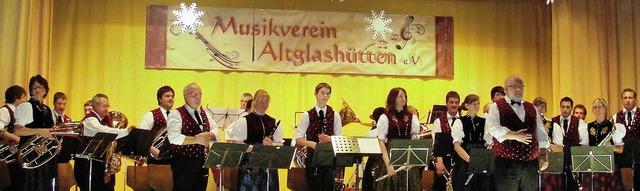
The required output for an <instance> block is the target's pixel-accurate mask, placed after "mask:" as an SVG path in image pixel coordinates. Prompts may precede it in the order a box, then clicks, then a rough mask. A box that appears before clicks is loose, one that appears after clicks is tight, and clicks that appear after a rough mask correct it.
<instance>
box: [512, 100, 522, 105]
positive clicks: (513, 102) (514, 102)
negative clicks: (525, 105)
mask: <svg viewBox="0 0 640 191" xmlns="http://www.w3.org/2000/svg"><path fill="white" fill-rule="evenodd" d="M516 104H517V105H522V103H520V102H518V101H511V105H516Z"/></svg>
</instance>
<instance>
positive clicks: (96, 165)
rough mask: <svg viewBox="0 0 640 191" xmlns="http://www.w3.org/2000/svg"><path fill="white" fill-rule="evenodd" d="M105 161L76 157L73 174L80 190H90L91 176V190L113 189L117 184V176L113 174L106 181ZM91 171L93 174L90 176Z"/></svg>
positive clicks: (105, 190)
mask: <svg viewBox="0 0 640 191" xmlns="http://www.w3.org/2000/svg"><path fill="white" fill-rule="evenodd" d="M104 170H105V167H104V162H100V161H96V160H93V161H90V160H87V159H84V158H75V167H74V168H73V174H74V175H75V178H76V182H77V184H78V187H80V190H89V177H91V191H112V190H114V187H115V185H116V176H115V175H111V177H110V180H109V182H107V183H105V182H104ZM89 172H91V175H90V176H89Z"/></svg>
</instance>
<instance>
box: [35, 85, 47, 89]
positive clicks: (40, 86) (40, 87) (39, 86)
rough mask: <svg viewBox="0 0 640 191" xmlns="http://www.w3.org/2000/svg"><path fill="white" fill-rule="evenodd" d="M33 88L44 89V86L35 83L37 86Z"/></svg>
mask: <svg viewBox="0 0 640 191" xmlns="http://www.w3.org/2000/svg"><path fill="white" fill-rule="evenodd" d="M33 89H44V86H42V85H35V86H33Z"/></svg>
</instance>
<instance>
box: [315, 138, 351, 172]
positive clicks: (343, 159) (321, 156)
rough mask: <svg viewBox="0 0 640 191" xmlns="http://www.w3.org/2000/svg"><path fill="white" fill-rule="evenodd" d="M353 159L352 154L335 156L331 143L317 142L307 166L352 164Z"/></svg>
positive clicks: (343, 165) (342, 165) (344, 165)
mask: <svg viewBox="0 0 640 191" xmlns="http://www.w3.org/2000/svg"><path fill="white" fill-rule="evenodd" d="M353 160H354V157H353V156H344V155H341V156H335V153H334V149H333V146H332V145H331V143H318V144H316V149H315V150H314V151H313V156H312V158H311V165H309V166H310V167H316V166H327V167H346V166H353Z"/></svg>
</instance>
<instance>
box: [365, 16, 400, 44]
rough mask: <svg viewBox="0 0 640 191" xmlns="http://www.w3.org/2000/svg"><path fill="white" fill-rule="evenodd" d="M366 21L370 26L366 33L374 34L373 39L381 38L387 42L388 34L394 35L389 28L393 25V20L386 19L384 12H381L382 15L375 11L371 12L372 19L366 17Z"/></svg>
mask: <svg viewBox="0 0 640 191" xmlns="http://www.w3.org/2000/svg"><path fill="white" fill-rule="evenodd" d="M364 20H365V21H367V23H368V24H369V26H367V28H366V29H364V30H365V31H371V33H372V34H373V39H376V37H378V36H380V37H382V39H383V40H387V33H392V32H393V30H392V29H391V27H389V24H391V21H392V20H391V18H385V17H384V10H382V11H380V14H376V12H375V11H373V10H371V17H365V18H364Z"/></svg>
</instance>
